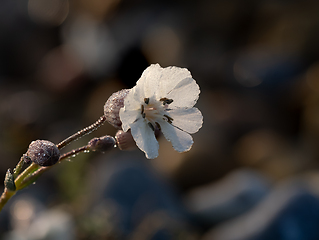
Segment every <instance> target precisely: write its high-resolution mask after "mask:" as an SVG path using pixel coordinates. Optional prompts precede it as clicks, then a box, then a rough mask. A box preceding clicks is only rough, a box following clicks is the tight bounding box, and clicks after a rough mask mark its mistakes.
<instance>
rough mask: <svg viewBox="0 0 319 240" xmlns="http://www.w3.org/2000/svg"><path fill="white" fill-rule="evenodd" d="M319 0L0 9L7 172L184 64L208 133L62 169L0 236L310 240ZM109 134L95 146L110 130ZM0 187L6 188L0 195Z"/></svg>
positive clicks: (3, 222)
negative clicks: (151, 74)
mask: <svg viewBox="0 0 319 240" xmlns="http://www.w3.org/2000/svg"><path fill="white" fill-rule="evenodd" d="M318 9H319V2H318V1H315V0H303V1H301V0H293V1H285V0H259V1H252V0H228V1H222V0H197V1H191V0H173V1H172V0H170V1H168V0H2V1H1V3H0V156H1V160H0V176H2V177H3V178H4V176H5V172H6V170H7V169H8V168H11V169H12V168H14V166H15V165H16V163H17V162H18V160H19V159H20V157H21V156H22V154H23V153H25V152H26V151H27V148H28V145H29V144H30V142H31V141H33V140H36V139H46V140H50V141H52V142H55V143H58V142H59V141H61V140H63V139H64V138H66V137H67V136H69V135H71V134H73V133H74V132H76V131H78V130H80V129H81V128H83V127H86V126H88V125H90V124H91V123H93V122H94V121H96V120H97V119H98V118H99V117H100V116H101V115H103V106H104V103H105V101H106V100H107V99H108V97H109V96H110V95H111V94H112V93H113V92H116V91H118V90H121V89H123V88H131V87H133V86H134V85H135V82H136V81H137V80H138V79H139V77H140V75H141V73H142V72H143V70H144V69H145V68H146V67H147V66H149V65H150V64H151V63H159V64H160V65H161V66H162V67H166V66H171V65H174V66H179V67H186V68H188V69H189V70H190V71H191V73H192V75H193V77H194V79H195V80H196V81H197V83H198V84H199V85H200V88H201V94H200V98H199V101H198V103H197V105H196V106H197V107H198V108H199V109H200V110H201V111H202V113H203V116H204V124H203V127H202V129H201V130H200V131H199V132H198V133H196V134H194V135H193V137H194V145H193V148H192V149H191V151H189V152H187V153H183V154H180V153H177V152H175V151H174V149H173V148H172V147H171V144H170V143H169V142H167V141H166V140H165V139H164V138H162V139H160V154H159V157H158V158H157V159H154V160H147V159H146V158H145V156H144V154H143V153H142V152H141V151H139V150H136V151H131V152H125V151H120V150H119V149H114V150H112V151H110V152H108V153H105V154H100V153H85V154H80V155H78V156H76V157H75V158H72V159H70V161H66V162H64V163H62V164H59V165H57V166H55V167H54V168H53V169H51V170H50V171H48V172H46V173H45V174H43V175H42V176H41V178H39V179H38V181H37V182H36V184H35V185H33V186H29V187H28V188H26V189H24V190H22V191H20V192H19V193H18V194H17V195H16V196H14V197H13V198H12V199H11V200H10V202H9V203H8V204H7V205H6V206H5V208H4V209H3V211H2V212H1V213H0V238H1V239H5V240H15V239H17V240H40V239H50V240H55V239H65V240H73V239H80V240H81V239H83V240H84V239H92V240H93V239H94V240H95V239H131V240H144V239H145V240H146V239H156V240H157V239H159V240H167V239H168V240H169V239H180V240H195V239H200V240H211V239H212V240H215V239H216V240H268V239H270V240H274V239H275V240H316V239H319V231H318V229H319V197H318V196H319V171H318V158H319V148H318V142H319V61H318V60H319V48H318V43H319V14H318ZM115 133H116V131H115V129H114V128H113V127H112V126H110V125H109V124H107V123H106V124H104V125H103V126H102V127H100V128H99V129H98V131H96V132H94V133H92V134H91V135H90V136H85V137H83V138H81V139H80V140H78V141H76V142H74V143H73V144H71V146H68V147H67V148H65V149H64V150H63V152H65V151H67V150H70V149H72V148H76V147H80V146H82V145H85V144H86V143H87V142H88V141H89V140H90V139H91V138H93V137H97V136H102V135H106V134H109V135H113V136H114V134H115ZM2 189H3V186H1V190H2Z"/></svg>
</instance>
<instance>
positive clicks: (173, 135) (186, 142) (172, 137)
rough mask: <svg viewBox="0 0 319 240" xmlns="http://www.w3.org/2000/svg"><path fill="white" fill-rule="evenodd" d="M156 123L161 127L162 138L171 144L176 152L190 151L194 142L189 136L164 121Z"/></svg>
mask: <svg viewBox="0 0 319 240" xmlns="http://www.w3.org/2000/svg"><path fill="white" fill-rule="evenodd" d="M158 123H159V124H160V126H161V130H162V132H163V134H164V137H165V138H166V139H167V140H168V141H170V142H171V143H172V145H173V148H174V149H175V150H176V151H178V152H186V151H188V150H190V149H191V147H192V145H193V143H194V142H193V138H192V136H191V135H190V134H188V133H187V132H183V131H182V130H180V129H178V128H176V127H174V126H172V125H171V124H169V123H168V122H166V121H165V120H162V119H161V120H160V121H158Z"/></svg>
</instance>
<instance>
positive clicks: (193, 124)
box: [119, 64, 203, 159]
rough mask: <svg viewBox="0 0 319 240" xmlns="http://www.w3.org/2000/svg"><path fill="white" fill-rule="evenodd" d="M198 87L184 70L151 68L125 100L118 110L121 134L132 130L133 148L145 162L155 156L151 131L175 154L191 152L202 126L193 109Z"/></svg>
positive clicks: (154, 143)
mask: <svg viewBox="0 0 319 240" xmlns="http://www.w3.org/2000/svg"><path fill="white" fill-rule="evenodd" d="M199 92H200V90H199V86H198V85H197V83H196V81H195V80H194V79H193V78H192V76H191V73H190V72H189V71H188V70H187V69H186V68H179V67H167V68H162V67H161V66H160V65H159V64H153V65H150V66H149V67H148V68H147V69H145V71H144V72H143V74H142V76H141V78H140V79H139V80H138V81H137V83H136V86H135V87H133V88H132V89H131V90H130V91H129V93H128V94H127V96H126V97H125V99H124V107H123V108H121V109H120V113H119V115H120V119H121V122H122V129H123V131H125V132H126V131H128V130H129V129H131V134H132V136H133V138H134V140H135V142H136V145H137V146H138V147H139V148H140V149H141V150H142V151H143V152H145V154H146V157H147V158H150V159H152V158H156V157H157V156H158V149H159V145H158V142H157V140H156V138H155V134H154V131H155V129H157V128H158V129H159V130H161V131H162V133H163V135H164V137H165V138H166V139H167V140H168V141H170V142H171V143H172V145H173V148H174V149H175V150H177V151H178V152H185V151H188V150H190V148H191V147H192V145H193V138H192V136H191V135H190V133H196V132H197V131H198V130H199V129H200V128H201V126H202V124H203V116H202V114H201V112H200V111H199V110H198V109H197V108H195V107H193V106H194V105H195V103H196V102H197V99H198V97H199Z"/></svg>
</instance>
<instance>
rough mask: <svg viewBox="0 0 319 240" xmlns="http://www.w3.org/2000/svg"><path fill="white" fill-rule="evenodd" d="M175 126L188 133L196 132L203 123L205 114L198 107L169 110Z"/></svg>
mask: <svg viewBox="0 0 319 240" xmlns="http://www.w3.org/2000/svg"><path fill="white" fill-rule="evenodd" d="M168 113H169V116H170V117H171V118H173V123H172V125H174V126H175V127H178V128H180V129H181V130H183V131H185V132H188V133H196V132H197V131H198V130H199V129H200V128H201V127H202V125H203V115H202V113H201V112H200V111H199V110H198V109H197V108H178V109H172V110H170V111H168Z"/></svg>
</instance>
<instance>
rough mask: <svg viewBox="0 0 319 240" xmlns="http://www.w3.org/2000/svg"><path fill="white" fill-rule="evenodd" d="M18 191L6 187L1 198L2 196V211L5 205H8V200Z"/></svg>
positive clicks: (0, 208) (0, 201)
mask: <svg viewBox="0 0 319 240" xmlns="http://www.w3.org/2000/svg"><path fill="white" fill-rule="evenodd" d="M16 192H17V191H9V190H8V189H7V188H5V189H4V191H3V193H2V195H1V198H0V211H1V210H2V208H3V207H4V205H6V203H7V202H8V200H9V199H10V198H11V197H12V196H13V195H14V194H16Z"/></svg>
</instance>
